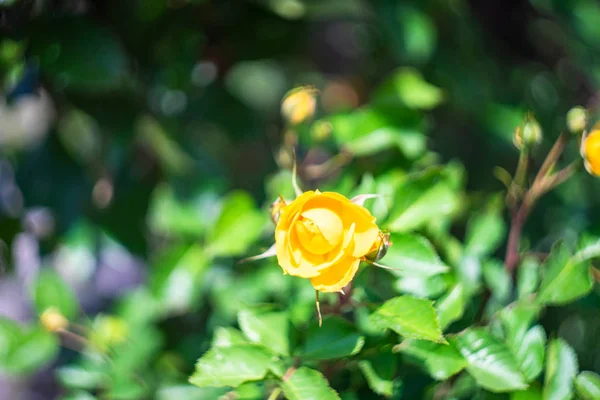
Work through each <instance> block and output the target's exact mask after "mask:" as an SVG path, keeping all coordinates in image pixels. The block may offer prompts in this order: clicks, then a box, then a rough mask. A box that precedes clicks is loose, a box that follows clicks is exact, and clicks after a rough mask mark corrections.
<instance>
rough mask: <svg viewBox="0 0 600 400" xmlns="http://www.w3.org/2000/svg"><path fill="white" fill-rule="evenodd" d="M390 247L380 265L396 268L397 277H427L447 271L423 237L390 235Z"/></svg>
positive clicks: (446, 267)
mask: <svg viewBox="0 0 600 400" xmlns="http://www.w3.org/2000/svg"><path fill="white" fill-rule="evenodd" d="M390 242H391V243H392V245H391V246H390V247H389V248H388V251H387V253H386V255H385V257H384V258H383V260H382V261H381V263H383V264H385V265H387V266H389V267H392V268H397V269H398V270H397V271H392V272H394V273H395V274H398V275H415V276H421V277H428V276H432V275H437V274H440V273H443V272H447V271H448V266H446V265H445V264H444V263H443V262H442V260H440V257H439V256H438V254H437V252H436V251H435V249H434V247H433V245H432V244H431V243H430V242H429V241H428V240H427V239H425V238H424V237H422V236H419V235H415V234H392V235H391V236H390Z"/></svg>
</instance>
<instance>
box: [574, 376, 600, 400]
mask: <svg viewBox="0 0 600 400" xmlns="http://www.w3.org/2000/svg"><path fill="white" fill-rule="evenodd" d="M575 391H576V392H577V395H578V396H579V397H581V398H582V399H583V400H598V399H600V375H598V374H597V373H595V372H591V371H583V372H582V373H580V374H579V375H577V379H575Z"/></svg>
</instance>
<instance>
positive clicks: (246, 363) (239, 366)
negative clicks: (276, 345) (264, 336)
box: [190, 344, 273, 387]
mask: <svg viewBox="0 0 600 400" xmlns="http://www.w3.org/2000/svg"><path fill="white" fill-rule="evenodd" d="M272 364H273V355H272V354H270V353H269V351H268V350H267V349H265V348H263V347H262V346H258V345H253V344H244V345H235V346H231V347H214V348H212V349H210V350H209V351H208V352H206V353H205V354H204V355H203V356H202V357H201V358H200V359H199V360H198V362H197V363H196V371H195V372H194V373H193V374H192V376H191V377H190V383H192V384H194V385H196V386H199V387H206V386H214V387H222V386H232V387H237V386H239V385H240V384H242V383H244V382H247V381H256V380H260V379H263V378H264V377H265V375H266V374H267V372H268V371H269V368H270V367H271V365H272Z"/></svg>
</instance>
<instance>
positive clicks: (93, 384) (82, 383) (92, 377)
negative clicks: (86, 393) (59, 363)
mask: <svg viewBox="0 0 600 400" xmlns="http://www.w3.org/2000/svg"><path fill="white" fill-rule="evenodd" d="M56 376H57V378H58V380H59V381H60V383H61V385H63V386H65V387H67V388H69V389H86V390H93V389H95V388H97V387H101V386H103V385H105V384H106V382H107V381H109V380H110V377H109V375H108V374H106V373H103V372H102V371H98V370H94V369H92V368H86V367H84V366H79V365H67V366H64V367H61V368H59V369H57V370H56Z"/></svg>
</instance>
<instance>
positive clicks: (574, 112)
mask: <svg viewBox="0 0 600 400" xmlns="http://www.w3.org/2000/svg"><path fill="white" fill-rule="evenodd" d="M587 123H588V112H587V110H586V109H585V108H583V107H579V106H578V107H573V108H571V109H570V110H569V112H568V113H567V128H568V129H569V132H571V133H572V134H574V135H579V134H580V133H581V132H583V131H584V130H585V128H586V126H587Z"/></svg>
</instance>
